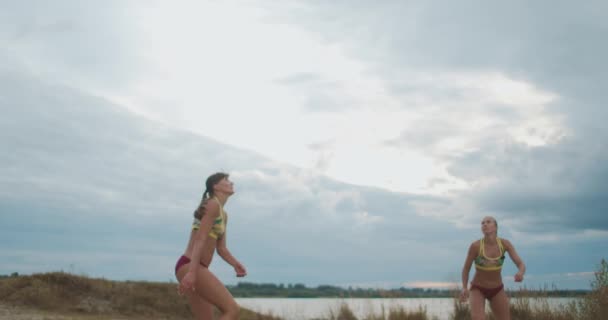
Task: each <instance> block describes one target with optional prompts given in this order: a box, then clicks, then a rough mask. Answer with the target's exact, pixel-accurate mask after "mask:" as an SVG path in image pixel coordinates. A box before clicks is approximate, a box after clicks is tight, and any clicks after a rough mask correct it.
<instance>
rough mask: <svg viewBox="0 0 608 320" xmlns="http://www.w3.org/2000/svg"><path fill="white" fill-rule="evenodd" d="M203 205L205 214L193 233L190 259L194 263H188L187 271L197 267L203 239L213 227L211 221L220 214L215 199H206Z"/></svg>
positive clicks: (204, 239)
mask: <svg viewBox="0 0 608 320" xmlns="http://www.w3.org/2000/svg"><path fill="white" fill-rule="evenodd" d="M204 206H205V214H204V215H203V217H202V219H201V226H200V229H198V231H197V232H196V234H195V235H194V245H193V246H192V247H193V248H192V257H190V260H191V261H194V262H195V263H191V264H190V269H189V272H194V271H196V268H197V267H198V261H200V260H201V254H202V251H203V248H204V247H205V241H207V236H208V234H209V232H210V231H211V228H212V227H213V222H214V221H215V219H216V218H217V217H219V215H220V208H219V205H218V204H217V203H216V202H215V201H207V203H205V204H204Z"/></svg>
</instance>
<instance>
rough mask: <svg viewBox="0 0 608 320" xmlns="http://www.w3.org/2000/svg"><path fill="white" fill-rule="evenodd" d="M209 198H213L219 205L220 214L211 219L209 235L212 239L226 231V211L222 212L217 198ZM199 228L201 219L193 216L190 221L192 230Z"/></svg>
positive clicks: (222, 209) (222, 208)
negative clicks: (211, 224)
mask: <svg viewBox="0 0 608 320" xmlns="http://www.w3.org/2000/svg"><path fill="white" fill-rule="evenodd" d="M211 199H214V200H215V201H216V202H217V204H218V205H219V206H220V216H219V217H217V219H215V221H213V226H211V230H210V231H209V236H210V237H211V238H213V239H217V238H219V237H221V236H222V235H223V234H224V233H225V232H226V212H224V207H223V206H222V203H221V202H220V200H219V199H218V198H216V197H213V198H211ZM200 228H201V220H200V219H197V218H194V222H192V230H198V229H200Z"/></svg>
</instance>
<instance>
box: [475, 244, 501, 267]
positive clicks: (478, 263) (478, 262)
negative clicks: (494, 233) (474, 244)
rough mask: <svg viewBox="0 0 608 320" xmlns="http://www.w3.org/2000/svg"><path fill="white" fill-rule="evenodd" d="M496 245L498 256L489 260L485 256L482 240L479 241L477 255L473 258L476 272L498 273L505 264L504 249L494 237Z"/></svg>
mask: <svg viewBox="0 0 608 320" xmlns="http://www.w3.org/2000/svg"><path fill="white" fill-rule="evenodd" d="M496 242H497V243H498V249H499V250H500V256H498V257H496V258H490V257H488V256H486V250H485V248H484V247H485V246H484V241H483V238H481V240H480V241H479V254H478V255H477V258H475V268H476V269H477V270H484V271H498V270H500V269H502V265H503V263H504V262H505V251H506V250H505V247H504V246H503V245H502V241H500V238H499V237H496Z"/></svg>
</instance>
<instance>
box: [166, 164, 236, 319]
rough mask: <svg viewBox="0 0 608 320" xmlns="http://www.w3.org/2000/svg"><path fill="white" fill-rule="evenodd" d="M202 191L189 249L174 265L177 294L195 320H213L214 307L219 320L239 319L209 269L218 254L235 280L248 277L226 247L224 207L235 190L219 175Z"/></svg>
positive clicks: (207, 182)
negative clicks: (190, 310) (183, 299)
mask: <svg viewBox="0 0 608 320" xmlns="http://www.w3.org/2000/svg"><path fill="white" fill-rule="evenodd" d="M205 187H206V190H205V192H204V193H203V200H202V201H201V203H200V205H199V206H198V208H197V209H196V211H195V212H194V223H193V224H192V231H191V232H190V240H189V241H188V247H187V249H186V251H185V252H184V254H183V255H182V256H181V257H180V258H179V259H178V260H177V264H176V265H175V275H176V277H177V279H178V281H179V287H178V290H179V293H180V294H186V295H187V296H188V298H189V302H190V306H191V308H192V313H193V314H194V316H195V317H196V319H213V306H216V307H217V308H218V309H219V310H220V312H221V313H222V315H221V317H220V319H221V320H228V319H238V317H239V312H240V309H239V306H238V304H237V303H236V301H235V300H234V298H233V297H232V295H231V294H230V292H229V291H228V289H226V287H225V286H224V285H223V284H222V283H221V282H220V281H219V280H218V279H217V278H216V277H215V275H213V274H212V273H211V272H210V271H209V269H208V266H209V264H210V263H211V259H212V258H213V254H214V252H215V251H217V253H218V255H219V256H220V257H222V259H224V260H225V261H226V262H227V263H228V264H230V265H231V266H232V267H234V270H235V272H236V276H237V277H244V276H245V275H247V271H246V270H245V267H244V266H243V265H242V264H241V263H240V262H239V261H238V260H236V259H235V258H234V257H233V256H232V254H230V251H229V250H228V248H227V247H226V222H227V220H228V217H227V216H226V212H225V211H224V205H225V204H226V201H227V200H228V198H229V197H230V196H231V195H232V194H234V187H233V183H232V182H231V181H230V180H228V174H225V173H221V172H219V173H216V174H213V175H211V176H209V178H207V181H206V183H205ZM190 262H192V263H190Z"/></svg>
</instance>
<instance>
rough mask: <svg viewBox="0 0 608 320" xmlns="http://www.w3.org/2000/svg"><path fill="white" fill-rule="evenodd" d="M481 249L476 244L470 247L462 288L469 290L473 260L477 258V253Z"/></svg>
mask: <svg viewBox="0 0 608 320" xmlns="http://www.w3.org/2000/svg"><path fill="white" fill-rule="evenodd" d="M478 251H479V248H477V246H476V245H475V242H473V243H471V245H470V246H469V251H468V252H467V257H466V259H465V260H464V265H463V266H462V288H463V289H466V288H468V285H467V284H468V283H469V273H470V272H471V265H473V260H475V257H477V252H478Z"/></svg>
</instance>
